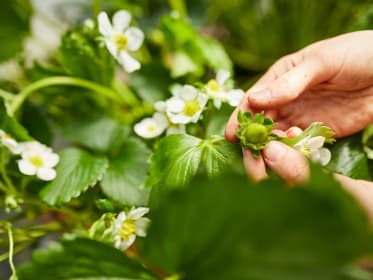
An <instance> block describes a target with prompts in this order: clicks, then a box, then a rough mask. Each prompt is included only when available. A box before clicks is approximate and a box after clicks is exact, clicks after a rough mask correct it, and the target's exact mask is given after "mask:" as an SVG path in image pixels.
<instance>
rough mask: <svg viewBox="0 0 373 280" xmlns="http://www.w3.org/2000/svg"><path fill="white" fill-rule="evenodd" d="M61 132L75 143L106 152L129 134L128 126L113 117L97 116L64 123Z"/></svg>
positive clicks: (120, 142) (119, 143) (115, 146)
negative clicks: (67, 123)
mask: <svg viewBox="0 0 373 280" xmlns="http://www.w3.org/2000/svg"><path fill="white" fill-rule="evenodd" d="M62 134H63V136H64V137H65V138H66V139H68V140H70V141H72V142H74V143H76V144H80V145H82V146H84V147H87V148H90V149H92V150H94V151H98V152H104V153H107V152H109V151H111V150H113V149H115V148H117V147H118V146H119V145H121V144H122V143H123V141H124V140H125V138H126V137H127V136H128V134H129V127H127V126H125V125H123V124H120V123H118V122H117V121H115V120H113V119H110V118H107V117H102V116H98V117H96V118H92V119H86V120H80V121H75V122H73V123H71V124H69V125H66V126H64V127H63V129H62Z"/></svg>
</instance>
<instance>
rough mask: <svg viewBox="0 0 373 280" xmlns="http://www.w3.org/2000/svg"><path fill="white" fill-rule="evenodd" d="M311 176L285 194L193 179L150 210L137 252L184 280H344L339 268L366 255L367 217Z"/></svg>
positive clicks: (326, 179) (271, 184)
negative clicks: (149, 220)
mask: <svg viewBox="0 0 373 280" xmlns="http://www.w3.org/2000/svg"><path fill="white" fill-rule="evenodd" d="M312 178H317V179H316V180H315V181H312V182H310V183H309V184H308V185H307V186H305V187H303V188H293V189H290V190H288V189H286V188H284V186H283V183H282V182H280V181H268V180H267V181H265V182H263V183H261V184H259V185H254V184H252V183H249V182H248V181H247V177H246V176H239V175H237V174H232V175H224V176H220V177H217V178H215V179H208V180H206V179H204V178H201V177H198V178H196V179H195V180H193V181H192V182H191V183H190V184H189V185H188V186H187V187H186V188H183V189H179V190H177V191H176V190H174V191H173V192H171V194H168V195H166V196H165V197H163V198H162V199H161V202H160V203H159V206H158V207H157V208H156V209H154V208H153V210H152V211H151V212H150V219H151V220H152V224H151V226H150V229H149V231H148V235H147V238H146V239H143V240H139V242H140V243H139V245H140V247H139V248H140V254H141V256H142V257H144V258H145V259H147V261H149V263H150V264H151V265H152V266H155V267H158V268H159V269H160V270H161V271H163V272H165V273H166V274H168V275H180V276H181V277H182V279H186V280H188V279H193V280H202V279H203V280H209V279H211V280H212V279H214V280H220V279H221V280H223V279H224V280H226V279H240V280H245V279H248V280H249V279H250V280H251V279H258V280H259V279H263V280H270V279H276V280H279V279H284V280H285V279H286V280H291V279H294V280H295V279H297V280H303V279H309V280H311V279H321V280H322V279H325V280H331V279H352V278H351V277H349V276H347V272H346V270H347V267H349V266H350V264H351V262H352V261H353V260H355V259H356V258H358V257H361V256H363V255H365V254H368V253H370V252H372V250H373V246H372V244H373V243H372V241H373V235H372V232H371V228H370V226H369V224H368V219H367V217H366V215H365V213H364V212H363V210H362V209H361V208H360V207H359V206H358V205H357V203H356V201H355V200H354V199H353V198H352V197H350V196H349V195H348V194H347V193H345V192H344V190H343V189H342V188H341V187H340V186H339V184H338V183H336V182H335V181H334V180H333V178H332V176H330V175H327V174H324V173H323V172H322V171H321V170H319V169H317V172H316V173H314V174H313V176H312Z"/></svg>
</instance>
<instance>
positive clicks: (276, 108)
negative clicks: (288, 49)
mask: <svg viewBox="0 0 373 280" xmlns="http://www.w3.org/2000/svg"><path fill="white" fill-rule="evenodd" d="M372 46H373V31H359V32H354V33H348V34H344V35H341V36H338V37H335V38H332V39H328V40H325V41H320V42H317V43H315V44H312V45H310V46H308V47H306V48H304V49H302V50H300V51H298V52H296V53H293V54H290V55H288V56H285V57H283V58H281V59H280V60H279V61H277V62H276V63H275V64H274V65H273V66H272V67H271V68H270V69H269V70H268V72H267V73H265V74H264V76H263V77H262V78H261V79H260V80H259V81H258V82H257V83H256V84H255V85H254V86H253V87H252V88H251V89H249V90H248V92H247V98H244V100H242V102H241V104H240V105H239V106H238V108H237V109H236V110H235V112H234V113H233V114H232V116H231V118H230V120H229V122H228V125H227V127H226V138H227V139H228V140H229V141H232V142H236V141H237V139H236V137H235V129H236V128H237V127H238V122H237V119H236V116H237V112H238V110H241V111H247V110H252V111H254V112H257V111H259V112H260V111H262V110H265V112H266V114H267V115H269V116H271V117H272V118H273V119H274V120H275V121H276V122H277V124H278V125H277V128H278V129H283V130H286V129H288V128H289V127H291V126H298V127H301V128H303V129H304V128H306V127H307V126H308V125H309V124H311V123H312V122H315V121H321V122H324V123H325V124H326V125H328V126H329V127H331V128H332V129H333V130H334V131H335V133H336V137H343V136H347V135H351V134H353V133H355V132H358V131H360V130H362V129H363V128H365V127H366V126H367V125H368V124H370V123H372V122H373V64H372V62H373V48H372Z"/></svg>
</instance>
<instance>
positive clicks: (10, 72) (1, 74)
mask: <svg viewBox="0 0 373 280" xmlns="http://www.w3.org/2000/svg"><path fill="white" fill-rule="evenodd" d="M23 76H24V73H23V69H22V67H21V65H20V64H19V63H18V62H17V60H15V59H10V60H8V61H5V62H2V63H1V64H0V81H13V82H14V81H18V80H20V79H21V78H22V77H23Z"/></svg>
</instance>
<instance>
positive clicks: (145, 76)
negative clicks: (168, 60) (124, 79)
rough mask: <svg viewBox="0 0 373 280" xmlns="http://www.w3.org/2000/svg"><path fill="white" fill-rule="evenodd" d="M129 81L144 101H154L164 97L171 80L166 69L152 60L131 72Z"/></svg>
mask: <svg viewBox="0 0 373 280" xmlns="http://www.w3.org/2000/svg"><path fill="white" fill-rule="evenodd" d="M129 83H130V85H131V86H132V87H134V88H135V89H136V92H137V93H138V94H139V96H140V97H141V98H142V99H143V100H144V101H147V102H156V101H159V100H164V99H166V97H167V95H168V92H169V86H170V84H171V83H172V80H171V77H170V74H169V73H168V71H167V69H165V68H164V67H162V66H161V64H160V63H159V62H158V63H157V62H152V63H149V64H143V65H141V69H140V70H139V71H135V72H133V73H131V75H130V80H129Z"/></svg>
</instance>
